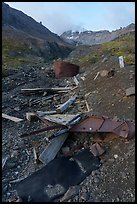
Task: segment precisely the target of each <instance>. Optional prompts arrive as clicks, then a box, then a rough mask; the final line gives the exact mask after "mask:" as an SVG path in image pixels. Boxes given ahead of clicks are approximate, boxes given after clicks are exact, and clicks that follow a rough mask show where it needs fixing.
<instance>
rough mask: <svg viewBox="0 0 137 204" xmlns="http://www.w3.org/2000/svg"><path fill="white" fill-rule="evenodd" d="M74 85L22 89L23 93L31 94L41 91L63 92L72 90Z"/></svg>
mask: <svg viewBox="0 0 137 204" xmlns="http://www.w3.org/2000/svg"><path fill="white" fill-rule="evenodd" d="M71 89H72V87H54V88H30V89H29V88H28V89H21V93H24V94H25V93H26V94H31V93H39V92H45V91H47V92H63V91H68V90H71Z"/></svg>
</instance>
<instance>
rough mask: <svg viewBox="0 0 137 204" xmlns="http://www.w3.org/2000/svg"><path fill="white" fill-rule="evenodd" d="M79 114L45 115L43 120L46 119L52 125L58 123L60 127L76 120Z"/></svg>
mask: <svg viewBox="0 0 137 204" xmlns="http://www.w3.org/2000/svg"><path fill="white" fill-rule="evenodd" d="M79 115H80V114H77V115H69V114H54V115H45V116H43V119H46V120H48V121H50V122H53V123H58V124H61V125H67V124H68V123H69V122H70V121H72V120H73V119H75V118H77V117H78V116H79Z"/></svg>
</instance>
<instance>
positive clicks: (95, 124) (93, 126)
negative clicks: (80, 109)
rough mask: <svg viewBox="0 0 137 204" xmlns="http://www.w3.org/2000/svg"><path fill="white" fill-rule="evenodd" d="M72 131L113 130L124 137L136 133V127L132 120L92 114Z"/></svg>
mask: <svg viewBox="0 0 137 204" xmlns="http://www.w3.org/2000/svg"><path fill="white" fill-rule="evenodd" d="M70 131H71V132H106V133H109V132H112V133H115V134H117V135H119V136H121V137H124V138H131V137H132V136H133V135H134V134H135V127H134V125H133V124H132V123H130V122H126V121H124V122H121V121H114V120H111V119H108V118H105V117H97V116H90V117H88V118H86V119H84V120H83V121H81V122H79V123H78V124H76V125H74V126H73V127H72V128H71V129H70Z"/></svg>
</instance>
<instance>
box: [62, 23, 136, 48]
mask: <svg viewBox="0 0 137 204" xmlns="http://www.w3.org/2000/svg"><path fill="white" fill-rule="evenodd" d="M133 31H135V24H134V23H132V24H130V25H128V26H127V27H124V28H120V29H117V30H115V31H112V32H110V31H108V30H100V31H84V32H77V31H76V32H72V31H67V32H64V33H63V34H62V35H61V36H60V37H61V38H62V39H64V40H66V41H67V42H69V43H72V44H74V43H75V44H76V45H96V44H102V43H104V42H109V41H111V40H114V39H115V38H118V37H119V36H121V35H123V34H126V33H129V32H133Z"/></svg>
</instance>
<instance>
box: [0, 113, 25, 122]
mask: <svg viewBox="0 0 137 204" xmlns="http://www.w3.org/2000/svg"><path fill="white" fill-rule="evenodd" d="M2 118H5V119H8V120H11V121H14V122H16V123H17V122H20V121H22V120H23V119H21V118H17V117H14V116H9V115H7V114H5V113H2Z"/></svg>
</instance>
